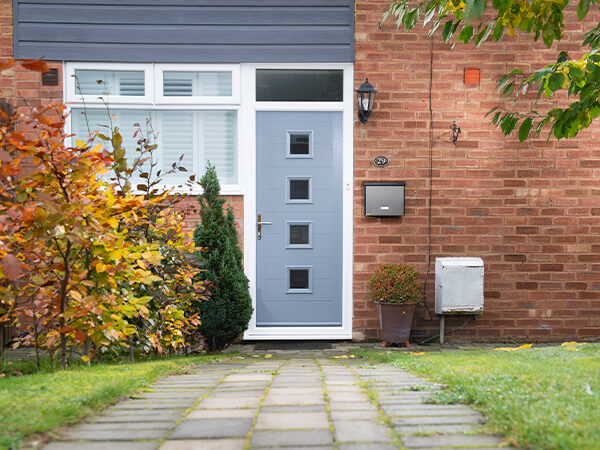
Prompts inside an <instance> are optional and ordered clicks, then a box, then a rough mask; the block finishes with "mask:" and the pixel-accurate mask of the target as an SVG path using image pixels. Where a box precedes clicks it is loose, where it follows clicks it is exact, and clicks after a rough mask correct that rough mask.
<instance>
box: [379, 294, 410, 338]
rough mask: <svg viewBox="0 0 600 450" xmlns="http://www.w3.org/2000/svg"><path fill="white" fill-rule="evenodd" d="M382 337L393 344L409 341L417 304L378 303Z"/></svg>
mask: <svg viewBox="0 0 600 450" xmlns="http://www.w3.org/2000/svg"><path fill="white" fill-rule="evenodd" d="M377 310H378V311H379V326H380V327H381V339H382V340H383V341H384V342H389V343H392V344H401V343H405V342H408V338H409V336H410V330H411V328H412V321H413V316H414V314H415V305H401V304H397V303H377Z"/></svg>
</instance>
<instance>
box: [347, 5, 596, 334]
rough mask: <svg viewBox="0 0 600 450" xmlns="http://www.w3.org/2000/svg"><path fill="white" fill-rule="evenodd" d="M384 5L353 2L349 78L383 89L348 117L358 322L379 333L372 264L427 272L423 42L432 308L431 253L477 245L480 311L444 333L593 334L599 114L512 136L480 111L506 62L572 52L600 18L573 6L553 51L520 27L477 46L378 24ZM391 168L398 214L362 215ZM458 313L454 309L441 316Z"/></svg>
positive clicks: (432, 324)
mask: <svg viewBox="0 0 600 450" xmlns="http://www.w3.org/2000/svg"><path fill="white" fill-rule="evenodd" d="M387 4H388V2H387V1H379V0H358V1H357V2H356V12H355V23H356V35H355V40H356V63H355V82H354V84H355V86H359V85H360V83H362V82H363V81H364V79H365V78H366V77H368V78H369V81H370V82H371V83H372V84H373V85H374V86H375V88H376V89H377V90H378V91H379V92H378V94H377V97H376V100H375V109H374V112H373V115H372V116H371V119H370V121H369V122H368V123H367V124H364V125H363V124H361V123H359V122H358V121H356V122H355V130H354V147H355V155H354V157H355V160H354V167H355V170H354V174H355V180H354V195H355V204H354V205H355V208H354V215H355V221H354V236H355V244H354V273H355V277H354V299H355V300H354V328H355V329H357V330H361V331H363V332H365V333H366V334H367V336H370V337H376V336H378V323H377V320H376V312H375V308H374V306H373V304H372V303H371V302H370V301H369V300H368V298H367V289H368V280H369V278H370V276H371V273H372V272H373V271H374V269H375V268H376V267H377V266H378V265H379V264H381V263H384V262H396V263H406V264H414V265H415V266H416V267H417V269H418V270H419V271H420V272H421V273H422V274H425V273H426V271H427V247H428V246H427V242H428V218H427V215H428V207H429V204H428V197H429V180H428V177H429V105H428V98H429V93H428V87H429V58H430V49H432V51H433V56H432V58H433V82H432V94H431V100H432V110H433V143H432V144H433V146H432V155H433V171H432V172H433V173H432V175H433V185H432V205H431V209H432V220H431V262H432V266H431V271H430V274H429V282H428V284H427V303H428V304H429V307H430V309H431V310H433V308H434V292H433V289H434V278H435V273H434V262H435V258H436V257H443V256H480V257H482V258H483V260H484V263H485V287H484V290H485V311H484V313H483V315H481V316H480V317H479V318H478V319H477V320H476V321H475V322H474V323H471V324H469V325H468V326H467V327H465V328H463V329H462V330H460V331H456V332H455V333H453V334H452V335H451V336H457V337H461V338H468V339H471V340H506V339H512V338H515V339H523V340H537V341H541V340H559V339H566V338H583V337H598V329H599V327H600V282H599V281H598V279H599V278H600V275H599V273H598V269H599V265H598V263H599V262H600V257H599V256H598V250H599V249H600V246H599V243H600V237H599V234H598V231H599V230H600V220H599V218H598V214H600V213H599V211H600V209H599V208H598V207H599V200H598V199H599V198H600V196H599V195H598V194H599V193H600V178H599V176H600V170H598V168H599V167H600V147H599V146H598V144H597V139H598V137H600V128H598V126H597V125H595V126H593V127H592V128H590V129H589V130H587V131H585V132H582V133H580V134H579V136H578V137H577V138H576V139H572V140H568V141H561V142H556V141H555V140H550V141H549V142H546V139H545V136H544V138H543V139H535V140H532V141H528V142H524V143H522V144H521V143H519V142H518V139H517V138H516V136H514V135H513V136H510V137H508V138H505V137H504V136H503V135H502V133H501V132H500V131H498V130H497V129H496V128H495V127H494V126H492V125H491V124H490V122H489V118H485V117H484V116H485V114H486V113H487V111H489V110H490V109H491V108H493V107H494V106H496V105H498V104H500V103H501V99H500V97H499V94H498V93H497V90H496V82H495V80H496V79H497V77H498V76H500V75H501V74H503V73H507V72H509V71H510V70H512V69H513V68H515V67H521V68H523V69H524V70H526V71H527V70H529V71H532V70H535V69H537V68H540V67H542V66H543V65H544V64H545V63H547V62H550V61H553V60H555V59H556V56H557V55H558V52H560V51H561V50H569V51H572V52H577V51H580V47H579V45H578V42H580V41H581V36H582V34H583V33H584V32H585V31H587V30H589V29H591V28H592V27H593V25H594V24H595V23H597V21H598V16H597V15H596V16H595V17H594V16H590V18H589V19H588V20H587V21H586V22H585V23H583V24H582V23H578V22H577V21H576V16H575V15H574V14H573V12H568V13H567V14H566V16H565V23H567V24H568V26H567V30H566V31H565V37H564V39H563V40H562V41H561V42H560V43H555V44H554V45H553V47H552V48H551V49H546V48H545V46H544V44H543V43H540V42H538V43H535V42H533V40H532V39H531V36H527V35H519V34H517V35H516V36H515V37H514V38H510V37H506V38H505V39H504V40H503V41H501V42H488V43H485V44H483V45H482V46H481V48H479V49H475V47H474V46H473V45H463V44H460V43H459V44H457V45H456V47H455V48H454V50H452V49H451V48H450V45H445V44H443V43H442V42H441V37H440V34H439V31H438V33H437V34H436V36H435V37H434V39H433V42H432V41H431V40H430V38H429V37H428V36H427V32H426V31H423V29H422V28H420V27H419V26H418V27H416V28H415V30H413V31H410V32H408V31H406V30H403V29H401V30H397V29H396V27H395V25H394V24H393V22H392V21H388V22H387V23H384V24H383V25H382V26H381V29H380V28H379V23H380V22H381V15H382V13H383V11H384V10H385V9H386V5H387ZM572 56H575V53H573V54H572ZM465 68H478V69H481V83H480V84H478V85H477V84H475V85H473V84H465V83H464V82H463V80H464V69H465ZM563 100H564V97H561V98H560V100H558V101H563ZM544 103H545V102H542V104H544ZM549 103H550V104H555V103H556V101H555V100H554V99H553V101H552V102H549ZM507 105H508V106H509V107H510V104H509V103H507ZM520 106H521V107H522V104H521V105H520ZM537 108H538V109H540V108H541V107H540V106H539V105H538V106H537ZM454 120H456V122H457V124H458V126H459V127H460V128H461V129H462V133H461V134H460V135H459V138H458V142H457V145H456V146H454V145H453V144H452V143H451V142H450V138H451V126H452V121H454ZM378 155H385V156H388V157H389V158H390V164H389V165H388V166H387V167H385V168H376V167H375V166H374V165H373V164H372V159H373V158H374V157H375V156H378ZM391 180H404V181H406V183H407V184H406V215H405V216H404V217H402V218H367V217H364V216H363V206H362V205H363V190H362V183H363V181H391ZM417 317H418V319H417V320H416V322H415V323H414V327H415V328H421V329H426V330H427V331H428V332H429V335H433V334H436V333H437V329H438V327H439V321H438V320H437V319H436V318H435V316H434V318H433V320H430V318H429V315H428V313H427V311H426V310H425V308H423V307H419V309H418V311H417ZM463 320H464V318H461V317H456V318H452V319H449V320H448V322H447V328H450V329H451V328H453V327H455V326H456V325H458V324H461V323H462V322H463Z"/></svg>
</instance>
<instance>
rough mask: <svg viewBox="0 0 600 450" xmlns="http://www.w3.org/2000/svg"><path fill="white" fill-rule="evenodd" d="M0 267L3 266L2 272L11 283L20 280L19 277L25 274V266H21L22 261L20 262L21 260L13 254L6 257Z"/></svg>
mask: <svg viewBox="0 0 600 450" xmlns="http://www.w3.org/2000/svg"><path fill="white" fill-rule="evenodd" d="M0 266H2V272H3V273H4V276H5V277H6V278H8V279H9V280H10V281H15V280H16V279H17V278H19V276H21V273H23V265H22V264H21V261H19V258H17V257H16V256H15V255H13V254H8V255H4V257H3V258H2V263H0Z"/></svg>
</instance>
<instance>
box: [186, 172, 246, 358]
mask: <svg viewBox="0 0 600 450" xmlns="http://www.w3.org/2000/svg"><path fill="white" fill-rule="evenodd" d="M200 184H201V185H202V187H203V188H204V194H203V195H201V196H199V197H198V202H199V203H200V218H201V220H202V222H201V223H200V224H198V225H197V226H196V229H195V230H194V242H195V244H196V246H197V247H200V248H202V249H203V250H202V251H201V252H199V254H198V259H199V260H200V263H201V268H202V269H203V272H201V274H200V277H201V278H202V279H203V280H206V281H209V282H212V288H211V295H210V298H209V300H207V301H204V302H202V303H199V305H198V308H199V311H200V320H201V322H202V325H200V327H199V331H200V333H201V334H202V336H203V337H204V339H205V344H206V346H207V348H208V350H210V351H218V350H222V349H223V348H224V347H225V346H226V345H227V344H229V343H231V342H232V341H233V340H234V339H236V338H237V337H238V336H239V335H240V334H241V333H242V332H243V331H244V330H245V329H246V328H247V327H248V322H249V321H250V317H251V316H252V300H251V298H250V293H249V290H248V278H246V275H245V274H244V268H243V266H242V251H241V250H240V248H239V245H238V237H237V230H236V226H235V220H234V216H233V209H232V208H231V206H228V207H227V210H226V211H225V209H224V207H223V206H224V203H225V199H224V198H220V197H219V194H220V191H221V186H220V184H219V180H218V178H217V172H216V170H215V167H214V166H213V165H211V164H210V163H209V164H208V165H207V168H206V173H205V174H204V176H203V177H202V179H201V180H200Z"/></svg>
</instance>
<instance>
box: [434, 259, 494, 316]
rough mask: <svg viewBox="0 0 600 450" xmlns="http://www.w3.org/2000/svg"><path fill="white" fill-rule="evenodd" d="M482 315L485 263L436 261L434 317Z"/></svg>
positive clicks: (474, 260) (467, 260)
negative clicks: (439, 315)
mask: <svg viewBox="0 0 600 450" xmlns="http://www.w3.org/2000/svg"><path fill="white" fill-rule="evenodd" d="M481 312H483V260H482V259H481V258H436V259H435V313H436V314H478V313H481Z"/></svg>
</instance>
